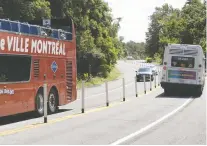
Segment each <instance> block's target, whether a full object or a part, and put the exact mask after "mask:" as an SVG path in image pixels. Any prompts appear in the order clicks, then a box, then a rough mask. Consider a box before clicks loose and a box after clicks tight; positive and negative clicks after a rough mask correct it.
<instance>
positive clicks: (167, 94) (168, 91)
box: [164, 88, 171, 96]
mask: <svg viewBox="0 0 207 146" xmlns="http://www.w3.org/2000/svg"><path fill="white" fill-rule="evenodd" d="M170 93H171V91H170V89H168V88H164V94H165V95H166V96H169V95H170Z"/></svg>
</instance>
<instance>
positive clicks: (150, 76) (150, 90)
mask: <svg viewBox="0 0 207 146" xmlns="http://www.w3.org/2000/svg"><path fill="white" fill-rule="evenodd" d="M150 91H152V77H151V75H150Z"/></svg>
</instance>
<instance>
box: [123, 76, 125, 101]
mask: <svg viewBox="0 0 207 146" xmlns="http://www.w3.org/2000/svg"><path fill="white" fill-rule="evenodd" d="M123 101H125V79H124V78H123Z"/></svg>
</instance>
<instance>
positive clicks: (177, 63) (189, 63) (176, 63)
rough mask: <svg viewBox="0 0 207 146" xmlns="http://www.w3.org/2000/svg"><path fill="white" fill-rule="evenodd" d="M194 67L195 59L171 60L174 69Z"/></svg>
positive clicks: (173, 58)
mask: <svg viewBox="0 0 207 146" xmlns="http://www.w3.org/2000/svg"><path fill="white" fill-rule="evenodd" d="M194 65H195V58H193V57H182V56H172V59H171V66H172V67H184V68H194Z"/></svg>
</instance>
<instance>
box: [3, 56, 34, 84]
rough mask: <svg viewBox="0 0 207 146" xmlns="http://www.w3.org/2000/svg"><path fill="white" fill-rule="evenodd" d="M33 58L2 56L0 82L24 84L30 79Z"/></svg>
mask: <svg viewBox="0 0 207 146" xmlns="http://www.w3.org/2000/svg"><path fill="white" fill-rule="evenodd" d="M30 67H31V57H28V56H18V55H11V56H10V55H8V56H7V55H0V82H22V81H29V79H30Z"/></svg>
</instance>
